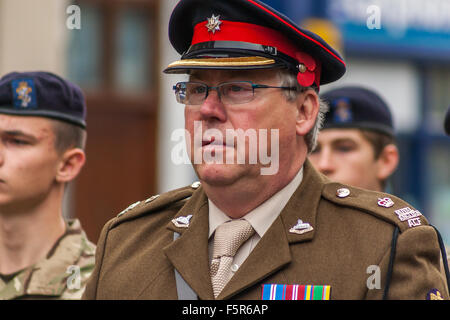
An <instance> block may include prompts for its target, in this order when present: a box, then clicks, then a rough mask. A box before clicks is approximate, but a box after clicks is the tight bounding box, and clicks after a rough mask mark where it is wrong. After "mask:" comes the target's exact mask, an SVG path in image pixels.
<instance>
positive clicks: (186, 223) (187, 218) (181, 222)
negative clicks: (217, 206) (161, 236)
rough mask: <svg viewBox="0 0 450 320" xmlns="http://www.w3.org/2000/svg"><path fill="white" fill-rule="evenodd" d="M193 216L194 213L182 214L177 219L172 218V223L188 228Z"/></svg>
mask: <svg viewBox="0 0 450 320" xmlns="http://www.w3.org/2000/svg"><path fill="white" fill-rule="evenodd" d="M191 218H192V214H190V215H188V216H185V217H184V216H181V217H178V218H176V219H172V223H173V224H174V225H175V226H176V227H178V228H187V227H189V221H190V220H191Z"/></svg>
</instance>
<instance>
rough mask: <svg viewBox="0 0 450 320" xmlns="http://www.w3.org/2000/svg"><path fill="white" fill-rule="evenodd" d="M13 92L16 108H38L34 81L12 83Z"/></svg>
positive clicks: (19, 80) (21, 80)
mask: <svg viewBox="0 0 450 320" xmlns="http://www.w3.org/2000/svg"><path fill="white" fill-rule="evenodd" d="M11 85H12V90H13V97H14V98H13V100H14V107H16V108H33V107H36V106H37V105H36V93H35V91H34V83H33V80H32V79H17V80H13V81H11Z"/></svg>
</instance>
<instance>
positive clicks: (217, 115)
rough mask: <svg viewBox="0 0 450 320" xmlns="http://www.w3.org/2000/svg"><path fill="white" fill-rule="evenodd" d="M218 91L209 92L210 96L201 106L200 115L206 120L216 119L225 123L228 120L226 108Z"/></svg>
mask: <svg viewBox="0 0 450 320" xmlns="http://www.w3.org/2000/svg"><path fill="white" fill-rule="evenodd" d="M220 98H221V97H220V94H219V92H218V91H217V90H215V89H213V90H211V89H210V90H209V91H208V96H207V97H206V99H205V100H204V101H203V103H202V104H201V106H200V114H201V115H202V117H203V118H204V119H205V120H211V119H215V120H218V121H220V122H223V121H225V120H226V119H227V114H226V110H225V106H224V105H223V103H222V101H221V99H220Z"/></svg>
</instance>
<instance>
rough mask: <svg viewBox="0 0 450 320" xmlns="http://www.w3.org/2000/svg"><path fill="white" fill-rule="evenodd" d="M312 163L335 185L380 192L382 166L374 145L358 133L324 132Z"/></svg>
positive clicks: (339, 130) (343, 130) (312, 155)
mask: <svg viewBox="0 0 450 320" xmlns="http://www.w3.org/2000/svg"><path fill="white" fill-rule="evenodd" d="M309 159H310V160H311V162H312V164H313V165H314V167H315V168H316V169H317V170H319V171H320V172H321V173H323V174H325V175H326V176H328V177H329V178H330V179H331V180H333V181H337V182H340V183H344V184H348V185H352V186H355V187H359V188H364V189H369V190H377V191H381V181H380V179H379V174H380V169H381V166H382V163H381V162H380V161H378V160H377V159H375V154H374V149H373V147H372V145H371V144H370V143H369V141H367V139H365V138H364V136H363V135H362V134H361V132H360V131H359V130H358V129H325V130H322V131H321V132H320V133H319V136H318V141H317V147H316V149H315V150H314V151H313V153H312V154H311V155H310V156H309Z"/></svg>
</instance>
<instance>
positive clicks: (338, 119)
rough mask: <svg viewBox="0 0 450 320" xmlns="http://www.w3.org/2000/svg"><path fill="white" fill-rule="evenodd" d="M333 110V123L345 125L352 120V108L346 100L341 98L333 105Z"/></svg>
mask: <svg viewBox="0 0 450 320" xmlns="http://www.w3.org/2000/svg"><path fill="white" fill-rule="evenodd" d="M333 105H334V107H335V110H334V116H333V120H334V122H335V123H347V122H351V121H352V120H353V115H352V108H351V106H350V101H349V100H348V99H347V98H341V99H339V100H336V101H335V102H334V103H333Z"/></svg>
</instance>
